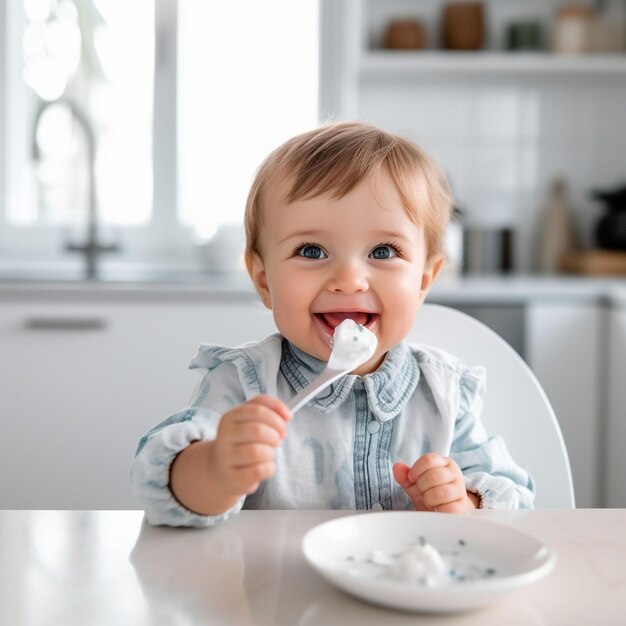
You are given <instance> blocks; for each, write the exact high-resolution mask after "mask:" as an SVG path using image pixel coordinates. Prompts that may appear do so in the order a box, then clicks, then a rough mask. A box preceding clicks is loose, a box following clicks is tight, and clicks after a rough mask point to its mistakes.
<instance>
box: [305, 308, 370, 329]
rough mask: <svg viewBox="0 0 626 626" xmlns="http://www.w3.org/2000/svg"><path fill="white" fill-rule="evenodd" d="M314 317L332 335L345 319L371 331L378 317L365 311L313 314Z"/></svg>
mask: <svg viewBox="0 0 626 626" xmlns="http://www.w3.org/2000/svg"><path fill="white" fill-rule="evenodd" d="M315 317H316V318H317V319H318V320H319V321H320V322H321V324H322V326H324V327H325V328H326V330H327V331H328V332H329V333H330V334H331V335H332V334H333V333H334V332H335V328H337V326H339V324H341V322H343V321H344V320H346V319H351V320H352V321H354V323H355V324H361V326H365V327H366V328H370V329H371V327H372V326H373V325H374V323H375V322H376V321H377V320H378V318H379V317H380V315H379V314H378V313H367V312H365V311H328V312H326V313H315Z"/></svg>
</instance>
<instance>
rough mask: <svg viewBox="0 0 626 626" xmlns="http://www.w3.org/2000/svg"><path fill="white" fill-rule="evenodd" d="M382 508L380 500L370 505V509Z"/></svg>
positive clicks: (379, 509)
mask: <svg viewBox="0 0 626 626" xmlns="http://www.w3.org/2000/svg"><path fill="white" fill-rule="evenodd" d="M382 510H383V505H382V504H381V503H380V502H375V503H374V504H373V505H372V511H382Z"/></svg>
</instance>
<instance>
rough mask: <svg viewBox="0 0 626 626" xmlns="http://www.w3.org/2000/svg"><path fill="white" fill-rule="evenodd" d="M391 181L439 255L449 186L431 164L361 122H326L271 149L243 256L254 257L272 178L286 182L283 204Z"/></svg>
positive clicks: (251, 199) (260, 174)
mask: <svg viewBox="0 0 626 626" xmlns="http://www.w3.org/2000/svg"><path fill="white" fill-rule="evenodd" d="M381 170H382V171H383V172H385V173H386V174H387V175H388V176H389V177H390V179H391V181H392V182H393V184H394V186H395V188H396V190H397V192H398V195H399V197H400V199H401V201H402V204H403V206H404V208H405V210H406V212H407V214H408V216H409V217H410V218H411V220H412V221H413V222H414V223H416V224H418V225H420V226H423V227H424V230H425V234H426V243H427V246H428V254H429V256H432V255H434V254H437V253H440V252H442V248H443V240H444V236H445V231H446V227H447V224H448V221H449V219H450V215H451V212H452V196H451V193H450V187H449V185H448V182H447V180H446V178H445V176H444V174H443V172H442V171H441V170H440V169H439V167H438V166H437V165H436V164H435V162H434V161H433V160H432V159H431V158H430V157H429V156H428V155H427V154H425V153H424V152H422V151H421V150H420V149H419V148H418V147H417V146H416V145H415V144H413V143H412V142H410V141H408V140H406V139H404V138H402V137H400V136H398V135H394V134H391V133H388V132H385V131H383V130H380V129H378V128H376V127H375V126H371V125H369V124H364V123H360V122H339V123H334V124H327V125H324V126H321V127H319V128H316V129H315V130H312V131H309V132H306V133H303V134H301V135H297V136H296V137H293V138H291V139H289V140H288V141H286V142H285V143H284V144H282V145H281V146H279V147H278V148H277V149H276V150H274V151H273V152H272V153H271V154H270V155H269V156H268V157H267V158H266V159H265V161H263V163H262V164H261V166H260V167H259V169H258V171H257V174H256V177H255V179H254V181H253V183H252V187H251V189H250V193H249V194H248V200H247V202H246V211H245V216H244V223H245V229H246V254H247V255H251V254H252V253H257V254H258V253H259V246H258V243H259V232H260V227H261V223H262V216H263V211H262V209H263V192H264V190H265V189H266V187H267V185H268V184H269V182H270V180H271V179H273V178H274V177H275V176H278V177H279V178H278V179H277V182H278V180H280V181H288V184H290V187H288V191H287V194H286V198H285V199H286V201H287V202H288V203H290V202H294V201H296V200H300V199H306V198H315V197H317V196H320V195H323V194H324V193H331V194H332V196H333V197H334V198H342V197H343V196H345V195H346V194H347V193H349V192H350V191H351V190H352V189H354V187H356V186H357V185H358V184H359V183H361V182H362V181H364V180H365V179H367V178H368V177H370V176H372V175H374V174H377V173H378V172H380V171H381Z"/></svg>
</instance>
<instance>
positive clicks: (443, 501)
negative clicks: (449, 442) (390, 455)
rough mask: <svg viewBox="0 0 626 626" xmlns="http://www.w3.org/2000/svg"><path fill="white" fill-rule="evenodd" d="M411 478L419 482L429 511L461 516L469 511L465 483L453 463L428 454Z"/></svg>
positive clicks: (451, 460) (411, 472) (419, 487)
mask: <svg viewBox="0 0 626 626" xmlns="http://www.w3.org/2000/svg"><path fill="white" fill-rule="evenodd" d="M413 472H414V474H413ZM409 474H410V475H412V476H413V477H414V478H415V484H416V487H417V488H418V489H419V491H420V492H421V493H422V501H423V503H424V505H425V506H426V507H427V508H429V509H436V510H437V511H440V512H443V513H461V512H463V511H465V510H466V509H467V506H468V501H467V492H466V490H465V480H464V479H463V473H462V472H461V469H460V468H459V466H458V465H457V463H456V462H455V461H454V460H453V459H450V458H447V457H442V456H441V455H438V454H426V455H424V456H423V457H421V458H419V459H418V460H417V462H416V463H415V465H414V466H413V467H412V468H411V470H410V472H409Z"/></svg>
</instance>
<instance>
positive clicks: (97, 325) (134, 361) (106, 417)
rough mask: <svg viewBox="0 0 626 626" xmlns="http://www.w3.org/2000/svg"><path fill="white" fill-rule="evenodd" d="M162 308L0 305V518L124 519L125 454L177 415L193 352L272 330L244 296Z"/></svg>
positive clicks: (133, 301) (120, 302)
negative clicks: (80, 515) (117, 512)
mask: <svg viewBox="0 0 626 626" xmlns="http://www.w3.org/2000/svg"><path fill="white" fill-rule="evenodd" d="M226 300H227V299H226ZM172 302H176V299H174V298H169V301H167V300H166V301H155V300H154V298H152V299H147V300H146V299H144V300H142V299H141V298H132V297H131V298H128V297H125V298H121V299H120V298H118V299H117V300H116V299H115V298H113V297H108V298H106V299H103V300H102V299H101V301H100V302H97V301H96V302H89V296H84V295H83V296H82V297H79V296H76V298H75V299H72V298H70V299H67V298H65V299H64V300H63V302H59V301H58V299H56V300H54V299H53V297H52V296H50V295H42V296H41V297H38V296H31V297H30V298H28V299H26V300H25V301H21V302H0V381H1V383H0V416H1V419H0V507H1V508H5V509H20V508H43V509H45V508H55V509H109V508H115V509H124V508H136V504H135V503H134V502H133V500H132V498H131V495H130V490H129V468H130V465H131V462H132V459H133V455H134V451H135V446H136V444H137V441H138V440H139V437H140V436H141V435H142V434H143V433H144V432H145V431H146V430H147V429H148V428H149V427H151V426H152V425H153V424H155V423H156V422H157V421H159V420H160V419H162V418H164V417H166V416H167V415H168V413H171V412H173V411H176V410H179V409H180V408H183V407H184V406H185V404H186V402H187V401H188V399H189V397H190V395H191V393H192V391H193V389H194V386H195V384H196V382H197V380H198V375H197V374H196V373H195V372H190V371H188V370H187V365H188V363H189V361H190V360H191V358H192V357H193V355H194V354H195V352H196V349H197V346H198V344H199V343H201V342H203V341H204V342H212V343H223V344H224V345H236V344H238V343H241V342H243V341H248V340H253V339H258V338H259V337H262V336H265V335H268V334H270V333H271V332H274V331H275V326H274V324H273V320H272V317H271V314H269V313H268V312H265V310H264V309H262V308H261V306H260V305H259V304H257V303H256V302H254V296H252V295H250V297H249V298H244V299H242V298H241V297H239V298H238V299H235V300H234V301H231V302H228V301H225V299H224V298H220V297H216V298H214V299H211V298H210V297H208V296H205V297H204V299H203V300H200V301H198V300H197V299H196V300H195V301H194V300H193V299H191V300H190V301H187V302H185V301H182V302H178V303H175V304H173V303H172Z"/></svg>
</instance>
